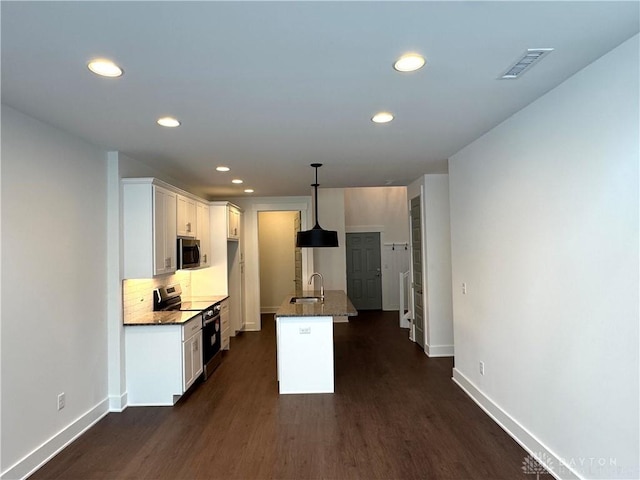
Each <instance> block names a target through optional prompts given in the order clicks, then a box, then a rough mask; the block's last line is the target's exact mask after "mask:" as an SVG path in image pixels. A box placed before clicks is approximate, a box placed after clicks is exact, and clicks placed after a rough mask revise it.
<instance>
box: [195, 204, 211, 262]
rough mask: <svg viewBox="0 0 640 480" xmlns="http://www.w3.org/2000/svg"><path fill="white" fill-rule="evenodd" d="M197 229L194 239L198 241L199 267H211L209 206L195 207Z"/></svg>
mask: <svg viewBox="0 0 640 480" xmlns="http://www.w3.org/2000/svg"><path fill="white" fill-rule="evenodd" d="M196 208H197V219H196V226H197V227H198V231H197V235H196V238H197V239H198V240H200V265H201V266H203V267H208V266H209V265H211V252H210V250H211V242H210V233H209V224H210V222H209V205H207V204H205V203H200V202H198V204H197V205H196Z"/></svg>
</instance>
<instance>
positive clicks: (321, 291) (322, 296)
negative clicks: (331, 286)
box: [309, 272, 324, 300]
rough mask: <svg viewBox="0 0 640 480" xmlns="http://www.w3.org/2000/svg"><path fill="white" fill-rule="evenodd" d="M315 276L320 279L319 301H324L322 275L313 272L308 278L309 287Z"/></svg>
mask: <svg viewBox="0 0 640 480" xmlns="http://www.w3.org/2000/svg"><path fill="white" fill-rule="evenodd" d="M316 275H317V276H319V277H320V299H322V300H324V278H322V274H321V273H318V272H313V273H312V274H311V276H310V277H309V285H311V282H313V277H315V276H316Z"/></svg>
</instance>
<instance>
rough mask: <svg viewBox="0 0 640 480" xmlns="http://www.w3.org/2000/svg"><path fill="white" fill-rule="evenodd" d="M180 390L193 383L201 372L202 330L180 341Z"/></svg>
mask: <svg viewBox="0 0 640 480" xmlns="http://www.w3.org/2000/svg"><path fill="white" fill-rule="evenodd" d="M182 372H183V373H182V390H183V392H186V391H187V389H188V388H189V387H190V386H191V385H193V382H195V381H196V379H197V378H198V377H199V376H200V374H201V373H202V331H201V330H200V331H198V333H196V334H195V335H193V336H192V337H191V338H189V339H187V340H185V341H184V342H182Z"/></svg>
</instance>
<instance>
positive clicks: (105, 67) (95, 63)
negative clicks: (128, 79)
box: [87, 58, 123, 78]
mask: <svg viewBox="0 0 640 480" xmlns="http://www.w3.org/2000/svg"><path fill="white" fill-rule="evenodd" d="M87 68H88V69H89V70H91V71H92V72H93V73H95V74H96V75H100V76H102V77H111V78H115V77H120V76H121V75H122V73H123V72H122V69H121V68H120V67H119V66H117V65H116V64H115V63H113V62H112V61H111V60H107V59H105V58H96V59H95V60H91V61H90V62H89V63H88V64H87Z"/></svg>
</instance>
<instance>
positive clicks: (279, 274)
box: [258, 212, 304, 313]
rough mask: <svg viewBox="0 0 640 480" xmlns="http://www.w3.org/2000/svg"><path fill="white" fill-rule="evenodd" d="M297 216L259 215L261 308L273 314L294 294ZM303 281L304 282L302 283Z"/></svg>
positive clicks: (286, 214)
mask: <svg viewBox="0 0 640 480" xmlns="http://www.w3.org/2000/svg"><path fill="white" fill-rule="evenodd" d="M298 215H299V213H298V212H260V213H259V215H258V230H259V232H258V237H259V255H260V307H261V311H262V312H263V313H275V311H276V310H277V309H278V308H279V307H280V305H281V304H282V301H283V300H284V299H285V297H286V296H287V295H289V294H291V293H293V292H294V289H295V288H294V287H295V284H294V283H293V282H294V280H295V256H294V251H295V246H296V239H295V220H296V218H297V217H298ZM303 281H304V280H303Z"/></svg>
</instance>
